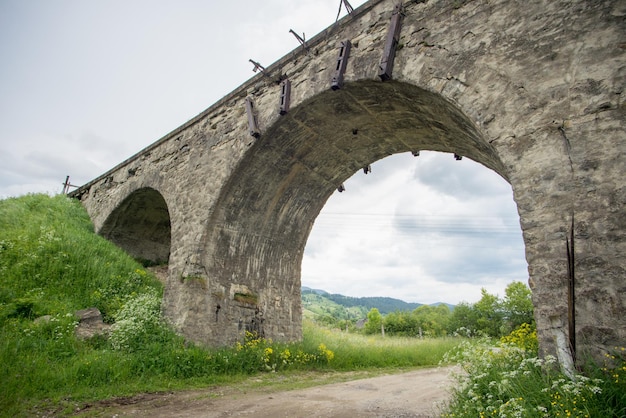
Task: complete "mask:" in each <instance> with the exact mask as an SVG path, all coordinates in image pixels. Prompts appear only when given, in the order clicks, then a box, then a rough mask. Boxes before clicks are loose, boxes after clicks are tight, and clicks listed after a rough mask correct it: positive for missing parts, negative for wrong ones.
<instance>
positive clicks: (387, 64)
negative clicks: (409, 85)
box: [378, 3, 404, 81]
mask: <svg viewBox="0 0 626 418" xmlns="http://www.w3.org/2000/svg"><path fill="white" fill-rule="evenodd" d="M403 16H404V14H403V10H402V4H401V3H400V4H396V6H395V8H394V9H393V15H392V16H391V24H390V25H389V31H388V32H387V39H386V40H385V49H384V50H383V57H382V58H381V60H380V65H379V66H378V76H379V77H380V79H381V80H382V81H386V80H391V73H392V71H393V60H394V59H395V57H396V48H397V47H398V43H399V42H400V30H401V28H402V17H403Z"/></svg>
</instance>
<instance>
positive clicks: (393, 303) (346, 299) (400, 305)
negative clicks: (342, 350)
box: [302, 286, 454, 315]
mask: <svg viewBox="0 0 626 418" xmlns="http://www.w3.org/2000/svg"><path fill="white" fill-rule="evenodd" d="M306 295H317V297H316V298H314V299H315V301H316V304H319V303H321V302H322V301H323V299H327V300H328V301H330V302H333V303H332V305H335V304H336V305H339V306H343V307H345V308H359V309H358V310H359V311H364V312H369V310H370V309H372V308H376V309H378V310H379V311H380V313H381V314H383V315H385V314H388V313H390V312H395V311H412V310H414V309H416V308H419V307H420V306H422V305H423V304H422V303H410V302H405V301H403V300H400V299H394V298H389V297H382V296H381V297H352V296H344V295H340V294H331V293H328V292H326V291H325V290H321V289H312V288H310V287H306V286H302V298H303V301H305V300H306V301H307V303H308V304H309V305H310V304H311V303H312V301H313V300H312V298H306ZM441 304H442V303H440V302H438V303H433V304H432V306H437V305H441ZM444 305H447V306H448V307H449V308H450V309H454V305H450V304H447V303H445V304H444ZM305 307H306V304H305Z"/></svg>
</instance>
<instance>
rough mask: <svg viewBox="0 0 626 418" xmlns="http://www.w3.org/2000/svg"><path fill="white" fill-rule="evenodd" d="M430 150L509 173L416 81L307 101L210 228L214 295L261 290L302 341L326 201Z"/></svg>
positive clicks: (228, 189) (284, 123)
mask: <svg viewBox="0 0 626 418" xmlns="http://www.w3.org/2000/svg"><path fill="white" fill-rule="evenodd" d="M425 150H430V151H439V152H446V153H451V154H454V155H457V156H458V157H459V158H460V157H468V158H470V159H472V160H474V161H476V162H479V163H480V164H482V165H484V166H486V167H487V168H489V169H491V170H493V171H495V172H496V173H498V174H499V175H500V176H502V177H503V178H504V179H507V177H508V176H507V170H506V167H505V166H504V165H503V163H502V162H501V160H500V159H499V157H498V155H497V153H496V152H495V150H494V149H493V148H492V146H491V144H489V142H488V141H486V140H485V139H484V138H483V137H482V135H481V134H480V132H478V130H477V129H476V126H475V125H474V123H473V122H472V121H471V120H469V119H468V118H467V117H466V116H465V115H464V114H463V113H462V112H460V111H459V110H458V108H456V107H455V106H454V105H453V104H452V103H450V102H448V101H447V100H445V99H444V98H443V97H441V96H439V95H437V94H434V93H431V92H428V91H425V90H423V89H421V88H419V87H416V86H413V85H411V84H407V83H402V82H397V81H391V82H385V83H381V82H378V81H373V80H365V81H359V82H355V83H348V84H346V85H345V86H344V88H342V89H341V90H338V91H326V92H322V93H320V94H319V95H317V96H315V97H313V98H311V99H309V100H307V101H305V102H304V103H302V104H301V105H299V106H298V107H297V108H295V109H293V110H292V111H290V112H289V113H288V114H287V115H285V116H283V117H281V118H280V119H279V120H278V121H277V122H276V123H275V124H274V125H272V126H271V127H270V128H269V129H268V130H267V131H266V132H264V133H263V135H262V136H261V138H260V139H258V140H257V141H256V142H255V143H254V144H253V145H252V147H251V148H250V150H249V151H248V152H247V153H246V155H245V156H244V157H243V158H242V160H241V162H240V164H239V165H238V168H237V169H236V170H235V172H234V174H233V175H232V176H231V177H230V180H229V181H228V182H227V183H226V185H225V186H224V188H223V191H222V193H221V196H220V198H219V200H218V203H217V205H216V208H215V211H214V212H213V213H212V216H211V218H210V220H209V224H208V229H207V231H208V236H207V240H206V242H207V245H206V248H205V254H204V261H203V264H204V265H205V266H207V269H206V270H207V276H208V277H209V278H210V281H209V289H208V292H209V294H216V295H224V294H228V290H227V289H229V288H232V287H233V286H245V287H246V288H249V289H255V294H256V295H257V296H258V297H257V308H258V309H259V311H260V312H261V313H262V314H263V315H264V321H265V325H264V327H265V333H266V335H269V336H271V337H273V338H278V339H287V340H289V339H298V338H300V335H301V306H300V287H301V266H302V259H303V253H304V248H305V245H306V242H307V239H308V237H309V233H310V231H311V228H312V226H313V223H314V221H315V219H316V218H317V216H318V214H319V213H320V211H321V209H322V208H323V207H324V205H325V204H326V201H327V200H328V198H329V197H330V196H331V195H332V194H333V193H334V192H335V190H337V188H338V187H339V186H340V185H341V184H342V183H343V182H344V181H346V180H347V179H348V178H349V177H351V176H352V175H353V174H354V173H355V172H357V171H358V170H361V169H363V167H366V166H368V165H370V164H372V163H374V162H376V161H378V160H381V159H383V158H385V157H387V156H390V155H393V154H398V153H405V152H411V153H417V152H419V151H425ZM231 293H232V292H231ZM225 302H228V301H224V300H215V301H213V303H214V304H216V305H217V304H219V305H220V306H221V307H222V308H224V306H225ZM222 310H224V309H222Z"/></svg>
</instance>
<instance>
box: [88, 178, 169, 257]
mask: <svg viewBox="0 0 626 418" xmlns="http://www.w3.org/2000/svg"><path fill="white" fill-rule="evenodd" d="M171 229H172V228H171V221H170V213H169V210H168V207H167V203H166V202H165V199H164V198H163V196H162V195H161V193H159V192H158V191H157V190H155V189H153V188H150V187H144V188H141V189H138V190H135V191H134V192H133V193H131V194H130V195H129V196H128V197H126V199H124V200H123V201H122V203H120V204H119V205H118V206H117V207H116V208H115V209H114V210H113V211H112V212H111V214H110V215H109V216H108V217H107V219H106V220H105V221H104V224H103V225H102V227H101V228H100V231H98V233H99V234H100V235H102V236H103V237H104V238H106V239H108V240H109V241H111V242H113V243H115V244H116V245H117V246H119V247H120V248H122V249H124V250H125V251H126V252H127V253H128V254H130V255H131V256H132V257H134V258H135V259H137V260H139V261H141V262H143V263H144V264H162V263H167V262H168V260H169V256H170V248H171Z"/></svg>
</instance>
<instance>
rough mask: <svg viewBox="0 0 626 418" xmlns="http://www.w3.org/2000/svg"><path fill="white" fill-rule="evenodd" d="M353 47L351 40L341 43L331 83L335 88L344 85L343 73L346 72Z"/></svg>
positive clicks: (337, 88)
mask: <svg viewBox="0 0 626 418" xmlns="http://www.w3.org/2000/svg"><path fill="white" fill-rule="evenodd" d="M351 47H352V44H351V43H350V41H349V40H345V41H343V42H341V43H340V44H339V56H338V57H337V65H336V66H335V75H334V76H333V80H332V82H331V84H330V87H331V88H332V89H333V90H339V89H340V88H341V87H343V74H344V73H345V72H346V66H347V65H348V57H349V56H350V48H351Z"/></svg>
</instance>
